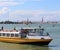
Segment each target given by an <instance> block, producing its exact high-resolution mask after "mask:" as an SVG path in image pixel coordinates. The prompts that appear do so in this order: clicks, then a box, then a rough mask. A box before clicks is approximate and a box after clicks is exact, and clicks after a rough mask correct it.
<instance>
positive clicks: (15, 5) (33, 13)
mask: <svg viewBox="0 0 60 50" xmlns="http://www.w3.org/2000/svg"><path fill="white" fill-rule="evenodd" d="M27 18H28V19H29V20H30V21H41V20H42V18H43V19H44V22H47V21H60V0H0V21H6V20H9V21H26V20H27Z"/></svg>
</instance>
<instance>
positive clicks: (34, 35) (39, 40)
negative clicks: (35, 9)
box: [0, 27, 52, 45]
mask: <svg viewBox="0 0 60 50" xmlns="http://www.w3.org/2000/svg"><path fill="white" fill-rule="evenodd" d="M51 41H52V38H51V37H50V35H49V34H48V33H44V28H42V27H25V28H21V29H20V30H16V29H15V28H14V30H4V29H3V27H2V29H0V42H9V43H20V44H39V45H48V44H49V43H50V42H51Z"/></svg>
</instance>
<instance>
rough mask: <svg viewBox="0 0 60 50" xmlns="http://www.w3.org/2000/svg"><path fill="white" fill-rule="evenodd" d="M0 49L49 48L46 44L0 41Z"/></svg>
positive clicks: (40, 49) (43, 49)
mask: <svg viewBox="0 0 60 50" xmlns="http://www.w3.org/2000/svg"><path fill="white" fill-rule="evenodd" d="M0 49H1V50H51V49H50V48H49V47H48V46H36V45H27V44H13V43H2V42H0Z"/></svg>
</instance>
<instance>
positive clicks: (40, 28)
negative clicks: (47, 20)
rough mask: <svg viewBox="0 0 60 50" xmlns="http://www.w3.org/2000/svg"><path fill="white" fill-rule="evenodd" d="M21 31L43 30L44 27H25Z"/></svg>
mask: <svg viewBox="0 0 60 50" xmlns="http://www.w3.org/2000/svg"><path fill="white" fill-rule="evenodd" d="M21 29H43V27H41V28H40V27H23V28H21Z"/></svg>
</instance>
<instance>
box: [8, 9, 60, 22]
mask: <svg viewBox="0 0 60 50" xmlns="http://www.w3.org/2000/svg"><path fill="white" fill-rule="evenodd" d="M9 16H10V18H12V19H13V18H14V19H16V20H20V21H21V20H26V19H27V18H29V19H30V20H31V21H41V19H42V18H44V21H59V20H60V19H59V18H60V11H42V10H16V11H12V12H10V15H9Z"/></svg>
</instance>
